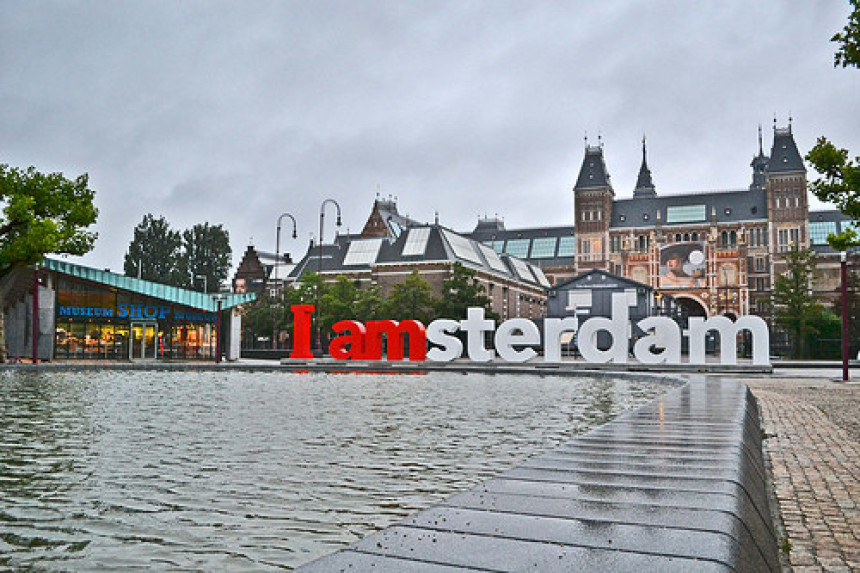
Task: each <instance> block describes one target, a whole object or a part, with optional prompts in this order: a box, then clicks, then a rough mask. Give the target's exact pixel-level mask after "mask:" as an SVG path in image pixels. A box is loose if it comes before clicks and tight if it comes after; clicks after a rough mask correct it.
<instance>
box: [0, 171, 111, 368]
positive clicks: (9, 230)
mask: <svg viewBox="0 0 860 573" xmlns="http://www.w3.org/2000/svg"><path fill="white" fill-rule="evenodd" d="M88 184H89V177H88V176H87V175H86V174H84V175H81V176H79V177H77V178H76V179H67V178H66V177H65V176H63V174H62V173H50V174H43V173H40V172H38V171H36V168H35V167H29V168H27V169H26V170H21V169H18V168H15V167H9V166H8V165H5V164H2V165H0V205H2V212H0V278H2V277H3V276H6V275H7V274H9V273H11V272H12V271H14V270H16V269H18V268H20V267H25V266H28V265H33V264H36V263H38V262H39V261H41V260H42V258H43V257H44V256H45V255H48V254H67V255H83V254H85V253H87V252H89V251H90V250H91V249H92V248H93V245H94V243H95V240H96V233H95V232H93V231H89V230H87V228H88V227H90V226H91V225H93V224H94V223H95V222H96V219H97V217H98V209H97V208H96V207H95V205H94V204H93V200H94V199H95V191H93V190H92V189H90V188H89V186H88ZM0 308H2V301H0ZM5 361H6V341H5V329H4V325H3V313H2V312H0V362H5Z"/></svg>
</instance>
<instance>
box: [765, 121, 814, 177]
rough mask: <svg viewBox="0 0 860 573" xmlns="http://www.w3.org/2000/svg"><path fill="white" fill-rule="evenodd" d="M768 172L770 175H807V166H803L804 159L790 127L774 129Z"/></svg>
mask: <svg viewBox="0 0 860 573" xmlns="http://www.w3.org/2000/svg"><path fill="white" fill-rule="evenodd" d="M767 171H768V173H792V172H795V171H800V172H803V173H806V166H804V164H803V157H801V156H800V152H799V151H798V150H797V144H796V143H795V142H794V136H793V135H792V134H791V126H790V125H789V126H788V127H787V128H776V127H775V128H774V130H773V148H772V149H771V150H770V161H768V164H767Z"/></svg>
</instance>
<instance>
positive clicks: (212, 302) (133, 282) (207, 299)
mask: <svg viewBox="0 0 860 573" xmlns="http://www.w3.org/2000/svg"><path fill="white" fill-rule="evenodd" d="M42 268H44V269H47V270H50V271H53V272H56V273H60V274H64V275H68V276H71V277H77V278H80V279H84V280H88V281H91V282H94V283H98V284H103V285H106V286H112V287H115V288H118V289H122V290H126V291H129V292H133V293H137V294H142V295H144V296H150V297H153V298H159V299H161V300H164V301H168V302H172V303H175V304H181V305H183V306H187V307H190V308H196V309H200V310H205V311H207V312H216V311H217V310H218V302H217V297H221V308H222V309H228V308H232V307H234V306H238V305H240V304H245V303H247V302H251V301H253V300H256V298H257V295H256V294H255V293H238V294H225V293H220V294H204V293H202V292H198V291H193V290H187V289H184V288H179V287H175V286H169V285H163V284H160V283H154V282H152V281H145V280H143V279H136V278H132V277H127V276H124V275H118V274H116V273H112V272H110V271H102V270H99V269H93V268H90V267H85V266H82V265H76V264H74V263H69V262H66V261H58V260H55V259H48V258H46V259H45V260H44V261H42Z"/></svg>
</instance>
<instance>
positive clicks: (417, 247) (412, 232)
mask: <svg viewBox="0 0 860 573" xmlns="http://www.w3.org/2000/svg"><path fill="white" fill-rule="evenodd" d="M429 238H430V227H421V228H412V229H409V233H408V234H407V235H406V242H405V243H404V244H403V253H402V254H403V256H404V257H410V256H415V255H423V254H424V252H425V251H426V250H427V240H428V239H429Z"/></svg>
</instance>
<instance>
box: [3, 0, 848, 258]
mask: <svg viewBox="0 0 860 573" xmlns="http://www.w3.org/2000/svg"><path fill="white" fill-rule="evenodd" d="M848 13H849V7H848V3H847V1H842V0H814V1H812V0H795V1H788V0H786V1H778V0H773V1H769V2H747V1H734V0H726V1H719V2H717V1H714V2H683V1H681V0H675V1H668V0H666V1H664V0H648V1H642V2H633V1H629V2H624V1H617V2H586V1H573V0H569V1H556V2H549V1H540V0H519V1H507V0H490V1H486V2H472V1H455V2H443V1H417V0H416V1H407V0H395V1H389V2H383V1H359V0H349V1H343V2H331V1H327V0H314V1H310V0H308V1H302V2H298V1H259V0H243V1H241V2H240V1H235V2H220V1H216V0H208V1H201V2H195V1H181V2H177V1H167V0H164V1H159V2H156V1H142V0H135V1H121V0H120V1H117V0H109V1H108V0H105V1H96V0H88V1H80V2H74V1H62V2H40V1H34V0H0V163H9V164H12V165H16V166H20V167H26V166H29V165H35V166H36V167H37V168H38V169H39V170H41V171H62V172H63V173H65V174H66V175H67V176H77V175H79V174H81V173H89V175H90V184H91V187H92V188H93V189H95V190H96V192H97V197H96V201H97V204H98V206H99V208H100V210H101V214H100V218H99V223H98V227H97V230H98V232H99V240H98V242H97V243H96V247H95V249H94V251H93V252H92V253H90V254H88V255H87V256H85V257H83V259H79V260H80V261H82V262H83V263H84V264H88V265H92V266H95V267H100V268H101V267H110V268H112V269H114V270H120V271H121V269H122V263H123V256H124V254H125V252H126V250H127V248H128V244H129V241H130V240H131V238H132V235H133V229H134V226H135V225H136V224H138V223H139V222H140V221H141V219H142V218H143V216H144V215H145V214H146V213H153V214H154V215H156V216H164V217H166V218H167V220H168V221H169V222H170V223H171V225H173V226H174V227H175V228H177V229H179V230H181V229H185V228H188V227H191V226H192V225H194V224H196V223H203V222H209V223H211V224H223V225H224V226H225V228H226V229H227V230H228V231H229V233H230V238H231V243H232V248H233V259H234V264H235V263H238V261H239V260H240V259H241V255H242V253H243V252H244V250H245V248H246V246H247V245H248V244H254V245H255V246H256V247H257V248H258V249H260V250H266V251H274V248H275V229H276V224H277V219H278V215H279V214H281V213H283V212H288V213H291V214H292V215H294V216H295V217H296V219H297V220H298V227H299V239H297V240H293V239H291V238H290V237H289V233H288V232H286V231H285V232H284V233H283V237H282V239H281V250H282V251H283V250H286V251H291V252H293V253H294V254H303V253H304V252H305V250H306V248H307V244H308V241H309V239H310V237H311V235H314V236H315V235H316V234H317V233H318V231H317V229H318V225H319V211H320V205H321V203H322V201H323V200H325V199H328V198H331V199H334V200H336V201H337V202H338V203H339V204H340V205H341V207H342V209H343V218H344V225H345V228H343V229H342V230H343V231H346V230H347V229H348V230H349V231H352V232H357V231H360V230H361V227H362V225H363V224H364V222H365V220H366V218H367V216H368V214H369V213H370V209H371V207H372V204H373V200H374V198H375V197H376V196H377V193H379V194H380V195H381V196H383V197H388V196H394V197H396V198H397V200H398V206H399V208H400V211H401V213H404V214H408V215H409V216H411V217H412V218H414V219H417V220H421V221H432V220H433V218H434V214H435V213H436V212H437V211H438V213H439V217H440V221H441V222H442V223H443V224H445V225H447V226H449V227H452V228H454V229H458V230H464V231H465V230H471V229H472V228H473V227H474V226H475V224H476V222H477V220H478V218H479V217H482V216H485V215H488V216H495V215H498V216H500V217H502V218H503V219H504V221H505V224H506V226H507V227H508V228H514V227H525V226H541V225H558V224H571V223H572V219H573V200H572V193H571V187H572V185H573V182H574V181H575V179H576V175H577V173H578V170H579V166H580V164H581V162H582V155H583V145H584V137H585V135H586V134H588V137H589V139H590V141H591V143H592V144H593V143H596V140H597V137H598V134H599V135H601V136H602V141H603V143H604V146H605V155H606V161H607V165H608V168H609V170H610V173H611V175H612V179H613V184H614V187H615V192H616V195H617V196H619V197H627V196H630V195H632V189H633V186H634V184H635V180H636V175H637V171H638V168H639V163H640V158H641V138H642V135H643V133H644V134H646V135H647V138H648V162H649V166H650V167H651V170H652V172H653V177H654V182H655V184H656V186H657V192H658V193H661V194H671V193H682V192H688V191H702V190H713V189H737V188H742V187H745V186H746V185H748V184H749V179H750V169H749V162H750V159H751V158H752V156H753V154H754V153H755V152H757V149H758V143H757V130H758V126H759V125H762V126H763V128H764V133H765V147H766V148H769V146H770V133H771V130H772V126H773V121H774V116H776V118H777V121H778V122H779V124H780V126H783V125H785V124H787V122H788V118H789V116H791V117H793V129H794V133H795V137H796V140H797V143H798V146H799V147H800V149H801V151H802V152H803V153H805V152H806V150H808V149H809V148H810V147H811V146H812V145H813V144H814V143H815V139H816V138H817V137H818V136H820V135H826V136H828V137H829V138H830V139H831V140H833V141H834V142H835V143H837V144H838V145H839V146H841V147H847V148H848V149H850V150H852V152H854V154H855V155H856V154H858V153H860V70H856V69H847V70H846V69H842V68H839V69H834V67H833V52H834V50H835V48H836V46H835V44H833V43H831V42H830V41H829V40H830V37H831V36H832V35H833V34H834V33H835V32H837V31H839V30H840V29H841V28H842V27H843V26H844V25H845V23H846V19H847V15H848ZM766 151H767V149H766ZM333 220H334V211H333V210H331V209H328V210H327V219H326V221H327V227H326V230H325V239H326V241H330V240H331V237H332V234H333V231H334V227H333Z"/></svg>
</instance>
